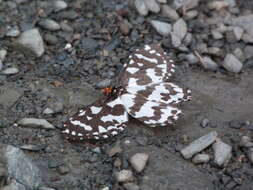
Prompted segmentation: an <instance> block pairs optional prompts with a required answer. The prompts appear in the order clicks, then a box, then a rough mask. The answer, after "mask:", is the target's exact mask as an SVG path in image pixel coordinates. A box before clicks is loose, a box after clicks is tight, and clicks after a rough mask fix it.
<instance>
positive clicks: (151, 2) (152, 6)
mask: <svg viewBox="0 0 253 190" xmlns="http://www.w3.org/2000/svg"><path fill="white" fill-rule="evenodd" d="M144 1H145V4H146V6H147V8H148V10H150V11H151V12H153V13H159V12H160V5H159V4H158V3H157V2H156V1H155V0H144Z"/></svg>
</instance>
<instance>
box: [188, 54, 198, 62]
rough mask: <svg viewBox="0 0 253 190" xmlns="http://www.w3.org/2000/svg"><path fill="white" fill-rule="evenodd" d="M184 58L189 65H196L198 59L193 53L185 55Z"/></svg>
mask: <svg viewBox="0 0 253 190" xmlns="http://www.w3.org/2000/svg"><path fill="white" fill-rule="evenodd" d="M185 58H186V60H187V61H188V62H189V63H190V64H196V63H198V62H199V59H198V58H197V57H196V56H195V55H194V54H193V53H190V54H188V55H186V57H185Z"/></svg>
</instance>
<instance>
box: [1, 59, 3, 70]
mask: <svg viewBox="0 0 253 190" xmlns="http://www.w3.org/2000/svg"><path fill="white" fill-rule="evenodd" d="M2 68H3V62H2V60H1V59H0V71H1V70H2Z"/></svg>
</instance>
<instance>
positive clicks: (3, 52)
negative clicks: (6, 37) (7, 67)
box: [0, 49, 7, 61]
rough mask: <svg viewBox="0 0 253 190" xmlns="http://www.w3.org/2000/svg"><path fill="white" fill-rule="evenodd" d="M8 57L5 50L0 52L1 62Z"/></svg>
mask: <svg viewBox="0 0 253 190" xmlns="http://www.w3.org/2000/svg"><path fill="white" fill-rule="evenodd" d="M6 55H7V51H6V50H5V49H1V50H0V60H1V61H4V60H5V57H6Z"/></svg>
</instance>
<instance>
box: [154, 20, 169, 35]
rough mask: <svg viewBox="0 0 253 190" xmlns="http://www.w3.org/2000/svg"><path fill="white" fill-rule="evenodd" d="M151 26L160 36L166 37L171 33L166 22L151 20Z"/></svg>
mask: <svg viewBox="0 0 253 190" xmlns="http://www.w3.org/2000/svg"><path fill="white" fill-rule="evenodd" d="M151 25H152V26H153V27H154V29H155V30H156V31H157V32H158V34H160V35H162V36H168V35H169V34H170V33H171V29H172V26H171V25H170V24H168V23H166V22H161V21H158V20H151Z"/></svg>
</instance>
